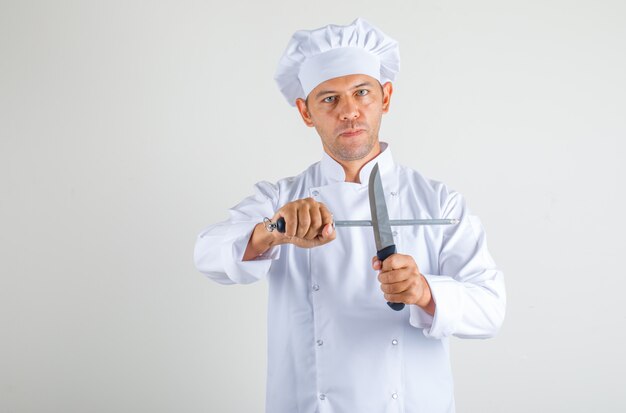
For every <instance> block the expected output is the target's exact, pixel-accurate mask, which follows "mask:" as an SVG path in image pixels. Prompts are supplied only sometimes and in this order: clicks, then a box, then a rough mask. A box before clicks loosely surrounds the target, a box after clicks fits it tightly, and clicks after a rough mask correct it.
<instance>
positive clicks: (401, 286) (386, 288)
mask: <svg viewBox="0 0 626 413" xmlns="http://www.w3.org/2000/svg"><path fill="white" fill-rule="evenodd" d="M414 283H415V282H414V281H413V280H404V281H400V282H397V283H393V284H380V289H381V291H382V292H384V293H385V294H400V293H403V292H405V291H408V290H409V289H410V288H411V287H412V286H413V285H414Z"/></svg>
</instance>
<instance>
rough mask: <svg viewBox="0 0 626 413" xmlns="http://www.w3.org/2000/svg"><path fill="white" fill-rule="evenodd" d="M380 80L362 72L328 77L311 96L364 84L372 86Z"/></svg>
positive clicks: (345, 89) (346, 89)
mask: <svg viewBox="0 0 626 413" xmlns="http://www.w3.org/2000/svg"><path fill="white" fill-rule="evenodd" d="M378 83H379V82H378V80H377V79H375V78H373V77H371V76H368V75H362V74H354V75H346V76H339V77H335V78H332V79H328V80H326V81H324V82H322V83H320V84H319V85H317V86H315V88H314V89H313V90H312V91H311V93H309V97H315V96H317V95H321V94H325V93H335V92H342V91H348V90H351V89H354V88H356V87H359V86H361V85H363V84H369V85H371V86H375V85H377V84H378Z"/></svg>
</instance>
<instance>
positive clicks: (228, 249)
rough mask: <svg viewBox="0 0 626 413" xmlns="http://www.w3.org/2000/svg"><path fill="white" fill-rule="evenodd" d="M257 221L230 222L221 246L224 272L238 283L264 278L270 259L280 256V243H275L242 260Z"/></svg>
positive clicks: (248, 282) (247, 282)
mask: <svg viewBox="0 0 626 413" xmlns="http://www.w3.org/2000/svg"><path fill="white" fill-rule="evenodd" d="M257 223H258V222H254V223H250V222H241V223H235V224H232V225H231V226H230V228H229V229H228V231H227V234H226V237H225V239H224V242H223V244H222V247H221V254H222V257H223V262H224V267H225V270H226V274H228V278H230V279H231V280H233V281H234V282H236V283H238V284H250V283H252V282H255V281H258V280H260V279H262V278H264V277H265V275H266V274H267V273H268V271H269V269H270V266H271V264H272V261H273V260H276V259H278V258H279V257H280V245H276V246H274V247H272V248H270V249H269V250H267V251H265V252H264V253H263V254H261V255H259V256H258V257H256V258H254V259H252V260H249V261H243V255H244V253H245V252H246V248H247V247H248V242H249V241H250V236H251V235H252V231H254V227H255V225H256V224H257Z"/></svg>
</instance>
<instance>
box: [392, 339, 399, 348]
mask: <svg viewBox="0 0 626 413" xmlns="http://www.w3.org/2000/svg"><path fill="white" fill-rule="evenodd" d="M391 344H393V345H394V346H397V345H398V340H396V339H395V338H394V339H393V340H391Z"/></svg>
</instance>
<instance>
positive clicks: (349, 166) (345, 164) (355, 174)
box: [324, 141, 380, 184]
mask: <svg viewBox="0 0 626 413" xmlns="http://www.w3.org/2000/svg"><path fill="white" fill-rule="evenodd" d="M324 151H325V152H326V153H327V154H328V156H330V157H331V158H333V159H334V160H335V161H337V163H338V164H339V165H341V167H342V168H343V172H344V173H345V175H346V180H345V182H354V183H357V184H360V183H361V179H360V175H359V174H360V172H361V169H363V166H364V165H365V164H366V163H368V162H369V161H371V160H372V159H374V158H375V157H377V156H378V155H380V142H378V141H377V142H376V144H375V145H374V146H373V147H372V150H371V151H370V152H369V153H368V154H367V155H365V156H364V157H363V158H361V159H355V160H352V161H345V160H341V159H337V158H336V157H334V156H333V154H332V153H330V152H329V151H328V150H327V149H326V147H324Z"/></svg>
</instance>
